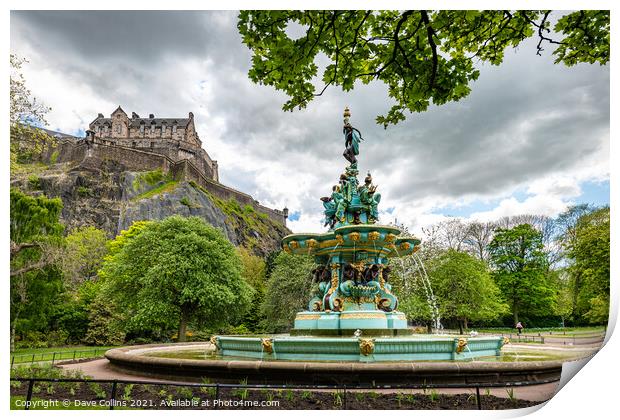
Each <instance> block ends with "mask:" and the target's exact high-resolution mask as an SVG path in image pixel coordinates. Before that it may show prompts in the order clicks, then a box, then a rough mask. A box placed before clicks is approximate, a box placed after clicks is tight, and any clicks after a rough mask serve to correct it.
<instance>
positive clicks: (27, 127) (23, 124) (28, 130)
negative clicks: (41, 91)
mask: <svg viewBox="0 0 620 420" xmlns="http://www.w3.org/2000/svg"><path fill="white" fill-rule="evenodd" d="M27 62H28V61H27V60H26V59H24V58H20V57H18V56H16V55H14V54H11V55H10V66H11V73H10V89H9V121H10V124H11V126H10V127H11V137H10V139H11V147H10V156H11V168H14V167H15V165H17V164H18V163H19V162H23V161H30V160H31V159H32V158H33V157H35V156H40V155H41V154H42V152H43V150H44V149H45V146H46V145H53V144H55V139H54V138H53V137H52V136H49V135H48V134H47V133H46V132H45V131H43V130H40V129H38V128H37V127H42V126H45V125H46V124H47V121H46V120H45V116H46V114H47V113H48V112H49V111H50V108H49V107H47V106H45V105H44V104H43V103H41V102H40V101H39V100H37V98H35V97H34V96H33V95H32V92H31V91H30V89H28V87H27V85H26V79H25V78H24V75H23V73H22V67H23V65H24V64H25V63H27Z"/></svg>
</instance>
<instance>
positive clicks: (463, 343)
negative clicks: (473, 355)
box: [455, 338, 467, 353]
mask: <svg viewBox="0 0 620 420" xmlns="http://www.w3.org/2000/svg"><path fill="white" fill-rule="evenodd" d="M465 347H467V339H466V338H459V341H458V343H457V344H456V350H455V351H456V353H460V352H462V351H463V350H465Z"/></svg>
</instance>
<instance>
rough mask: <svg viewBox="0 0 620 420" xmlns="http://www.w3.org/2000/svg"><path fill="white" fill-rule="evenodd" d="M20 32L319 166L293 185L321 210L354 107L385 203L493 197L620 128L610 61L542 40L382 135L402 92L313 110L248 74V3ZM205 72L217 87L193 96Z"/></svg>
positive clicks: (58, 61) (60, 16) (237, 175)
mask: <svg viewBox="0 0 620 420" xmlns="http://www.w3.org/2000/svg"><path fill="white" fill-rule="evenodd" d="M11 38H12V44H13V42H15V43H16V44H19V42H21V43H28V44H30V45H31V46H32V47H33V48H35V49H36V50H37V51H39V52H40V53H41V54H42V55H43V56H44V57H45V59H46V60H47V62H48V63H49V66H50V67H52V68H55V69H57V70H59V71H62V72H63V73H65V74H66V75H67V77H70V78H71V79H72V80H76V81H80V82H83V83H85V84H87V85H89V86H92V87H93V91H95V92H97V94H98V95H100V96H101V97H102V98H104V99H106V100H108V101H109V102H112V103H118V104H121V105H123V106H124V107H126V108H129V109H126V110H127V111H131V110H136V111H137V112H139V113H140V112H143V113H144V112H154V113H156V114H163V113H166V114H169V115H172V114H179V113H186V112H188V111H190V110H192V111H194V112H195V113H196V112H200V111H199V110H206V112H204V115H205V116H206V115H208V116H209V118H217V119H218V120H220V121H223V123H224V129H223V130H224V131H223V138H224V140H225V141H226V142H227V143H228V144H229V145H231V146H233V147H235V148H237V149H239V150H243V151H244V152H245V154H246V155H248V156H252V159H256V160H259V161H261V162H265V163H266V164H268V163H269V162H272V161H273V162H275V161H277V162H279V163H284V164H285V165H286V166H287V168H288V170H289V171H295V172H296V173H301V174H308V175H310V174H312V175H316V176H317V177H318V179H319V180H320V181H319V182H318V183H317V184H316V185H312V186H311V187H310V189H309V191H303V192H302V191H291V192H290V194H294V195H296V196H297V197H298V198H299V200H300V201H301V203H302V204H301V207H302V208H301V209H295V210H301V211H302V212H312V213H315V212H319V211H320V209H321V205H320V202H319V201H318V197H320V196H322V195H325V194H327V193H328V192H329V189H330V187H331V185H332V184H333V183H335V182H336V181H337V178H338V175H339V173H340V171H341V170H342V169H343V168H344V166H345V163H346V162H345V161H344V159H343V158H342V156H341V153H342V149H343V139H342V133H341V128H342V109H343V108H344V106H345V105H348V106H349V107H350V108H351V110H352V113H353V117H352V123H353V125H355V126H356V127H358V128H359V129H360V130H361V131H362V133H363V135H364V138H365V142H363V143H362V146H361V155H360V157H359V159H360V169H361V170H362V171H365V170H371V171H372V172H373V176H374V177H375V182H376V183H378V184H380V186H381V187H380V188H381V189H382V192H383V193H384V200H386V202H394V201H398V202H401V203H404V202H412V203H414V202H417V203H419V202H421V201H423V200H424V198H425V197H436V198H441V199H447V200H449V199H458V198H461V197H463V196H467V195H476V194H477V195H493V194H496V193H498V192H501V191H505V190H506V189H509V188H512V187H514V186H516V185H519V184H522V183H524V182H528V181H531V180H534V179H536V178H538V177H543V176H545V175H548V174H550V173H552V172H554V171H557V170H568V169H570V168H571V167H574V166H576V165H578V163H579V162H580V159H582V158H584V157H586V156H588V155H590V154H592V153H593V152H594V151H595V150H596V148H597V147H598V146H600V144H598V143H597V142H596V141H595V138H596V137H604V134H605V133H606V132H607V131H608V130H609V67H599V66H597V65H578V66H575V67H573V68H570V69H567V68H566V67H564V66H563V65H554V64H553V63H552V61H553V58H552V57H550V51H546V52H545V56H544V57H538V56H536V55H535V42H531V41H530V42H526V43H525V44H524V45H522V46H521V47H520V49H519V50H518V51H517V52H513V51H511V50H509V51H507V53H506V58H505V62H504V64H502V65H501V66H499V67H493V66H488V65H484V66H482V72H481V76H480V79H479V80H478V81H477V82H475V83H474V84H473V85H472V88H473V91H472V93H471V95H470V96H469V97H468V98H465V99H464V100H462V101H461V102H459V103H451V104H447V105H443V106H441V107H431V109H430V110H429V111H428V112H425V113H422V114H413V115H410V116H409V117H408V119H407V120H406V121H405V122H403V123H401V124H399V125H397V126H395V127H389V128H388V129H387V130H383V128H382V127H380V126H378V125H376V124H375V123H374V119H375V116H376V115H378V114H383V113H385V112H387V110H388V109H389V107H390V106H391V101H390V100H389V99H388V98H387V95H386V88H385V86H383V85H382V84H380V83H373V84H370V85H359V86H356V89H355V90H353V91H351V92H347V93H344V92H342V91H340V90H338V89H337V88H331V89H328V90H327V91H326V93H325V94H324V95H323V96H322V97H319V98H316V99H315V101H313V102H312V103H310V104H309V106H308V108H307V109H305V110H301V111H295V112H293V113H284V112H282V110H281V106H282V104H283V103H284V102H285V100H286V98H285V96H284V95H283V94H281V93H280V92H275V91H274V90H273V89H272V88H270V87H265V86H259V85H254V84H252V83H251V82H250V81H249V80H248V78H247V71H248V70H249V67H250V58H251V55H250V51H249V50H248V49H247V47H245V45H243V44H242V43H241V38H240V36H239V34H238V33H237V29H236V13H235V12H149V11H134V12H126V11H120V12H114V11H106V12H62V11H56V12H35V11H27V12H26V11H20V12H12V14H11ZM549 50H551V48H549ZM187 62H192V64H193V65H195V66H200V67H199V70H200V71H199V73H198V74H199V78H198V79H193V78H190V77H189V76H187V75H186V74H184V73H183V72H182V71H183V66H182V64H183V63H187ZM203 81H206V84H207V85H208V86H209V89H210V90H209V92H210V96H209V97H207V98H205V99H204V101H203V100H202V99H201V100H200V101H198V100H196V99H195V98H192V97H189V96H188V95H187V92H189V91H191V89H192V88H193V87H194V86H195V85H198V84H199V83H201V82H203ZM84 100H85V101H87V100H88V98H85V99H84ZM101 111H102V112H111V111H112V110H101ZM556 114H557V116H556V117H554V118H550V119H547V120H541V121H534V120H533V117H534V116H537V115H556ZM89 118H90V116H89V115H85V116H84V119H85V120H89ZM526 122H529V123H532V124H534V123H535V124H534V125H533V127H532V129H531V130H530V131H528V137H527V138H525V139H522V143H519V144H515V139H514V131H513V130H515V129H516V127H518V126H519V124H521V123H526ZM208 123H209V120H205V121H201V120H198V124H199V125H200V124H208ZM202 137H203V141H205V144H207V151H208V152H209V153H212V152H213V151H212V150H209V147H208V144H209V139H208V138H204V136H202ZM508 150H510V151H511V152H510V153H508ZM214 158H215V159H217V156H214ZM220 170H221V174H222V180H223V181H224V182H227V183H229V184H231V185H233V186H236V187H237V188H240V189H243V190H245V191H248V192H254V191H257V192H258V194H257V195H258V197H257V198H259V199H260V200H261V201H271V200H275V198H274V197H271V196H269V195H268V193H267V192H266V189H265V188H264V186H261V185H258V183H257V181H256V180H255V174H254V173H252V172H251V170H249V169H248V170H247V171H245V172H243V171H241V172H240V171H238V170H230V169H228V168H224V167H222V168H221V169H220ZM400 173H402V174H404V175H403V176H402V177H400V178H399V177H398V176H397V174H400ZM379 175H381V176H379Z"/></svg>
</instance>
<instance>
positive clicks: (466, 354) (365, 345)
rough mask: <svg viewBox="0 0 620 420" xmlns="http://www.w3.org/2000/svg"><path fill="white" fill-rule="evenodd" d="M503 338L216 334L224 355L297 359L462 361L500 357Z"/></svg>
mask: <svg viewBox="0 0 620 420" xmlns="http://www.w3.org/2000/svg"><path fill="white" fill-rule="evenodd" d="M504 342H505V341H504V338H503V337H480V338H469V339H465V338H455V337H438V336H423V337H366V336H365V337H359V338H355V337H352V338H351V337H296V336H288V337H273V338H260V337H240V336H237V337H236V336H217V337H215V339H214V344H215V345H216V347H217V350H218V354H220V355H222V356H224V357H243V358H250V359H260V360H296V361H359V362H386V361H416V360H420V361H422V360H464V359H473V358H476V357H482V356H499V355H500V351H501V348H502V346H503V345H504Z"/></svg>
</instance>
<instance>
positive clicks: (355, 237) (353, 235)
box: [349, 232, 360, 242]
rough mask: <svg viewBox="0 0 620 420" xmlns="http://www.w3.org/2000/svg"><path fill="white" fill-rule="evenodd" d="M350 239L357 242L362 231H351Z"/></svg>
mask: <svg viewBox="0 0 620 420" xmlns="http://www.w3.org/2000/svg"><path fill="white" fill-rule="evenodd" d="M349 239H351V240H352V241H353V242H357V241H359V240H360V233H359V232H351V233H350V234H349Z"/></svg>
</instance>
